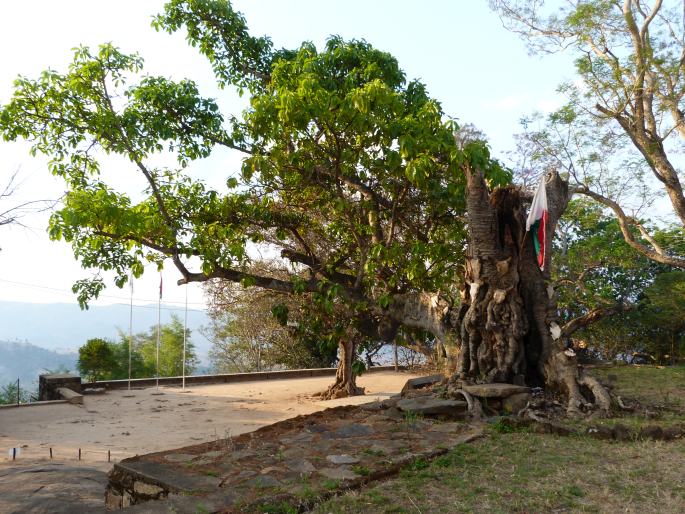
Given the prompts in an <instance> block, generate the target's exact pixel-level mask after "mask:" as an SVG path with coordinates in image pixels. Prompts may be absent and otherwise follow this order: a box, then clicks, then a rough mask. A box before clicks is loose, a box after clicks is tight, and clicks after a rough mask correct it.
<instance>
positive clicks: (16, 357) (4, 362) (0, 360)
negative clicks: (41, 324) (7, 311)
mask: <svg viewBox="0 0 685 514" xmlns="http://www.w3.org/2000/svg"><path fill="white" fill-rule="evenodd" d="M77 359H78V355H77V353H76V352H71V353H58V352H53V351H51V350H46V349H45V348H39V347H38V346H34V345H32V344H29V343H13V342H8V341H0V387H2V386H5V385H7V383H8V382H16V381H17V379H19V386H20V387H21V388H22V389H26V390H31V391H36V390H37V389H38V375H40V374H41V373H46V372H49V371H58V370H59V371H71V372H76V360H77Z"/></svg>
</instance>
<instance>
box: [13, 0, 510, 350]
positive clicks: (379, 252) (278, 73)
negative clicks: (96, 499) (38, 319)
mask: <svg viewBox="0 0 685 514" xmlns="http://www.w3.org/2000/svg"><path fill="white" fill-rule="evenodd" d="M153 25H154V26H155V28H156V29H158V30H162V31H167V32H170V33H171V32H176V31H180V30H184V31H185V32H186V33H187V39H188V41H189V43H190V44H191V45H193V46H195V47H197V48H198V50H199V51H200V53H201V54H203V55H204V56H206V57H207V58H208V60H209V62H210V63H211V65H212V67H213V69H214V72H215V75H216V79H217V82H218V84H219V85H220V86H222V87H228V86H231V87H234V88H235V89H236V92H237V93H238V94H245V93H247V94H249V96H250V98H249V107H248V108H247V109H246V110H245V111H244V112H242V113H241V114H239V115H231V114H228V113H221V112H219V109H218V106H217V104H216V102H214V101H213V100H211V99H207V98H204V97H202V96H201V93H200V92H199V90H198V88H197V86H196V85H195V84H194V83H193V82H192V81H190V80H184V81H180V82H173V81H171V80H169V79H166V78H164V77H155V76H145V77H142V78H141V77H140V72H141V69H142V65H143V63H142V59H141V58H140V57H139V56H137V55H127V54H124V53H122V52H121V51H120V50H118V49H117V48H116V47H114V46H112V45H103V46H101V47H100V48H99V49H98V50H97V51H91V50H90V49H88V48H83V47H82V48H79V49H77V50H76V53H75V55H74V59H73V62H72V64H71V66H70V67H69V69H68V70H67V71H66V72H57V71H47V72H45V73H43V74H42V75H41V76H40V77H38V78H36V79H29V78H25V77H20V78H19V79H17V81H16V84H15V90H14V96H13V98H12V99H11V101H10V102H9V103H8V104H7V105H5V106H4V107H2V110H0V132H1V133H2V135H3V137H4V138H5V139H7V140H15V139H19V138H23V139H26V140H28V141H30V142H31V144H32V152H34V153H38V152H40V153H43V154H45V155H47V156H48V157H49V158H50V169H51V171H52V172H53V173H55V174H57V175H59V176H60V177H62V178H63V179H64V180H65V182H66V184H67V187H68V191H67V193H66V195H65V197H64V200H63V207H62V208H61V209H60V210H59V211H57V212H56V213H55V214H54V215H53V216H52V219H51V223H50V237H52V238H53V239H55V240H64V241H67V242H69V243H70V244H71V245H72V248H73V251H74V255H75V256H76V257H77V259H78V260H79V261H80V262H81V264H82V265H83V267H84V268H86V269H92V270H107V271H112V272H114V274H115V276H116V283H117V285H118V286H120V287H121V286H123V285H124V284H125V283H126V282H127V280H128V276H129V273H130V272H133V274H134V276H139V275H140V274H142V273H143V269H144V264H145V262H147V261H150V262H155V263H157V264H158V265H160V266H161V265H162V263H163V262H164V260H165V259H167V258H172V259H173V260H174V263H175V265H176V266H177V267H178V268H179V269H180V271H181V272H182V273H184V275H186V276H188V277H190V279H191V280H198V281H201V280H207V279H209V278H223V279H227V280H231V281H234V282H240V283H242V284H243V285H244V286H245V287H248V286H258V287H266V288H270V289H274V290H277V291H279V292H281V293H295V294H309V295H310V297H309V299H310V300H311V301H310V302H309V303H308V305H309V306H310V309H309V310H310V312H309V313H308V314H307V315H306V316H302V317H301V322H302V323H303V324H304V323H310V326H309V327H303V328H302V331H301V333H302V337H308V336H307V334H309V335H311V334H313V333H317V331H318V334H319V337H318V338H317V341H316V342H317V344H321V345H327V346H329V347H330V346H334V345H335V344H337V340H338V339H339V338H340V337H341V334H343V333H346V331H349V330H351V327H355V329H357V330H361V329H360V326H361V325H362V324H363V323H367V324H372V323H377V322H378V319H379V318H380V317H381V316H382V314H383V311H384V310H385V309H387V308H390V307H391V304H392V298H393V296H394V295H396V294H404V293H407V292H417V291H422V290H430V291H436V290H442V291H444V292H445V293H446V294H449V293H451V292H452V291H451V290H452V287H453V284H454V283H455V282H456V277H457V276H458V274H459V273H460V267H459V263H460V262H461V259H462V251H463V248H464V241H465V237H466V231H465V226H464V223H463V217H462V214H463V210H464V188H465V180H464V173H463V170H464V169H465V168H466V167H470V168H477V169H479V170H481V171H482V172H483V173H484V174H485V176H486V179H487V180H488V182H489V184H490V185H492V186H495V185H498V184H503V183H507V182H508V181H509V180H510V179H511V174H510V173H509V171H508V170H506V169H504V168H503V167H502V166H501V165H500V163H499V162H497V161H496V160H494V159H492V158H491V156H490V151H489V148H488V147H487V145H486V144H485V143H484V142H483V141H482V140H478V139H471V140H469V141H463V142H462V143H463V144H459V145H457V143H456V142H455V138H454V133H455V131H456V130H457V129H458V126H457V125H456V123H455V122H454V121H453V120H451V119H449V118H448V117H447V116H446V114H445V113H444V112H443V110H442V107H441V105H440V103H439V102H438V101H437V100H435V99H434V98H431V97H430V95H429V94H428V91H427V89H426V87H425V85H424V84H422V83H420V82H419V81H416V80H407V79H406V77H405V74H404V72H403V71H402V70H401V68H400V66H399V64H398V62H397V60H396V59H395V58H394V57H392V56H391V55H390V54H388V53H386V52H382V51H379V50H377V49H375V48H373V47H372V46H371V45H370V44H368V43H367V42H365V41H360V40H350V41H346V40H343V39H342V38H340V37H331V38H329V40H328V41H327V42H326V44H325V46H324V47H323V48H321V49H319V48H316V47H315V46H314V45H313V44H311V43H306V42H305V43H303V44H302V45H300V46H299V48H295V49H291V50H274V49H273V46H272V44H271V42H270V40H269V39H268V38H266V37H260V38H257V37H254V36H251V35H250V34H249V32H248V30H247V25H246V23H245V20H244V19H243V17H242V15H240V13H237V12H236V11H234V10H233V8H232V7H231V5H230V3H228V2H225V1H200V0H173V1H170V2H169V3H168V4H167V5H166V7H165V9H164V12H163V13H162V14H160V15H159V16H158V17H157V18H156V19H155V21H154V23H153ZM54 113H59V114H56V115H55V114H54ZM215 148H228V149H232V150H236V151H239V152H241V153H242V154H243V156H244V157H243V160H242V166H241V173H240V177H237V176H228V177H227V178H226V186H227V187H226V189H225V190H215V189H212V188H209V187H208V186H207V185H205V184H204V183H203V182H202V180H201V178H199V177H198V176H196V175H194V169H193V168H194V166H193V164H194V161H196V160H198V159H204V158H206V157H208V156H210V154H211V153H212V151H213V150H214V149H215ZM103 153H105V154H116V155H118V156H121V157H122V158H123V159H124V160H123V161H122V162H128V163H130V164H129V165H128V166H124V167H123V168H122V171H121V173H133V174H137V175H138V176H139V177H140V178H142V179H144V180H145V181H146V184H147V186H148V187H147V189H146V191H145V194H146V196H145V197H144V198H143V199H142V200H140V201H134V200H133V198H132V197H131V196H130V195H129V194H128V193H127V192H126V191H122V190H117V189H115V188H114V187H113V185H112V184H110V183H108V182H107V181H105V180H104V178H103V177H102V176H101V175H100V173H99V171H100V162H99V160H98V159H99V156H100V155H102V154H103ZM158 154H170V155H173V156H174V157H175V158H176V160H177V162H178V166H177V167H175V168H174V169H169V168H159V167H156V166H155V165H154V162H155V160H156V158H157V156H158ZM250 245H252V247H254V248H256V249H257V250H265V251H266V252H267V253H269V254H273V250H274V249H276V250H280V252H281V253H280V255H281V258H282V259H283V261H284V262H283V264H286V265H288V267H287V269H288V272H287V273H286V274H285V276H282V275H279V276H278V277H276V276H275V275H274V274H273V273H271V272H268V271H265V270H264V269H263V268H260V267H259V266H258V264H260V262H259V260H256V259H254V258H252V257H251V255H255V254H256V252H250V253H248V251H247V248H248V246H250ZM191 257H193V258H194V259H196V262H197V263H198V269H199V272H198V273H196V274H190V273H189V272H188V270H187V268H186V265H185V264H184V262H185V260H187V259H189V258H191ZM283 268H284V269H285V268H286V266H283ZM304 268H306V270H305V269H304ZM102 287H103V283H102V282H101V281H100V280H99V279H98V278H97V277H95V278H91V279H85V280H81V281H79V282H77V283H76V284H75V286H74V291H75V292H76V294H77V295H78V298H79V301H80V302H81V304H82V305H83V306H85V305H86V304H87V301H88V300H89V299H90V298H94V297H97V295H98V294H99V293H100V292H101V290H102ZM334 313H335V315H336V317H337V319H338V320H341V319H342V320H345V321H341V322H339V323H334V322H332V321H331V318H332V316H333V315H334ZM275 314H277V317H278V318H279V319H280V320H281V321H285V320H287V313H286V312H285V311H283V310H277V311H276V312H275ZM141 351H142V350H141ZM143 354H144V355H147V354H146V353H145V352H143ZM145 359H146V362H147V361H148V360H149V358H148V357H147V356H146V357H145Z"/></svg>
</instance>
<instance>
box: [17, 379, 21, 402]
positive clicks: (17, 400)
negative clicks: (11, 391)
mask: <svg viewBox="0 0 685 514" xmlns="http://www.w3.org/2000/svg"><path fill="white" fill-rule="evenodd" d="M19 391H20V389H19V379H17V405H19Z"/></svg>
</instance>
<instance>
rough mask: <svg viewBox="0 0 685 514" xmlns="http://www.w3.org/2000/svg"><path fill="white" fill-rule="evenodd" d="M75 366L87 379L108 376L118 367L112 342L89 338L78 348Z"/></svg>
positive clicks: (98, 378)
mask: <svg viewBox="0 0 685 514" xmlns="http://www.w3.org/2000/svg"><path fill="white" fill-rule="evenodd" d="M76 366H77V367H78V370H79V372H80V373H81V375H83V377H84V378H86V379H87V380H88V381H91V382H95V381H96V380H102V379H106V378H110V377H111V375H112V372H113V371H114V370H115V369H116V368H117V367H118V363H117V359H116V356H115V351H114V344H113V343H112V342H110V341H107V340H105V339H100V338H94V339H89V340H88V341H86V343H85V344H84V345H83V346H81V347H80V348H79V349H78V362H77V364H76Z"/></svg>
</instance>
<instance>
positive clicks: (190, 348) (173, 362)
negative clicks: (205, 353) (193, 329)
mask: <svg viewBox="0 0 685 514" xmlns="http://www.w3.org/2000/svg"><path fill="white" fill-rule="evenodd" d="M157 333H158V329H157V327H156V326H154V327H151V328H150V330H149V331H148V332H147V333H142V334H137V335H136V336H135V347H136V351H137V352H138V353H140V356H141V359H142V364H143V366H144V367H145V369H146V370H148V372H149V373H151V374H150V375H149V376H154V375H155V374H156V370H157ZM196 364H197V357H196V355H195V347H194V345H193V343H192V341H191V339H190V329H186V365H185V372H186V375H191V374H192V373H193V370H194V369H195V366H196ZM182 371H183V322H182V321H181V320H180V319H179V318H178V316H175V315H172V317H171V323H168V324H166V325H162V327H161V332H160V338H159V376H160V377H175V376H180V375H181V373H182Z"/></svg>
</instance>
